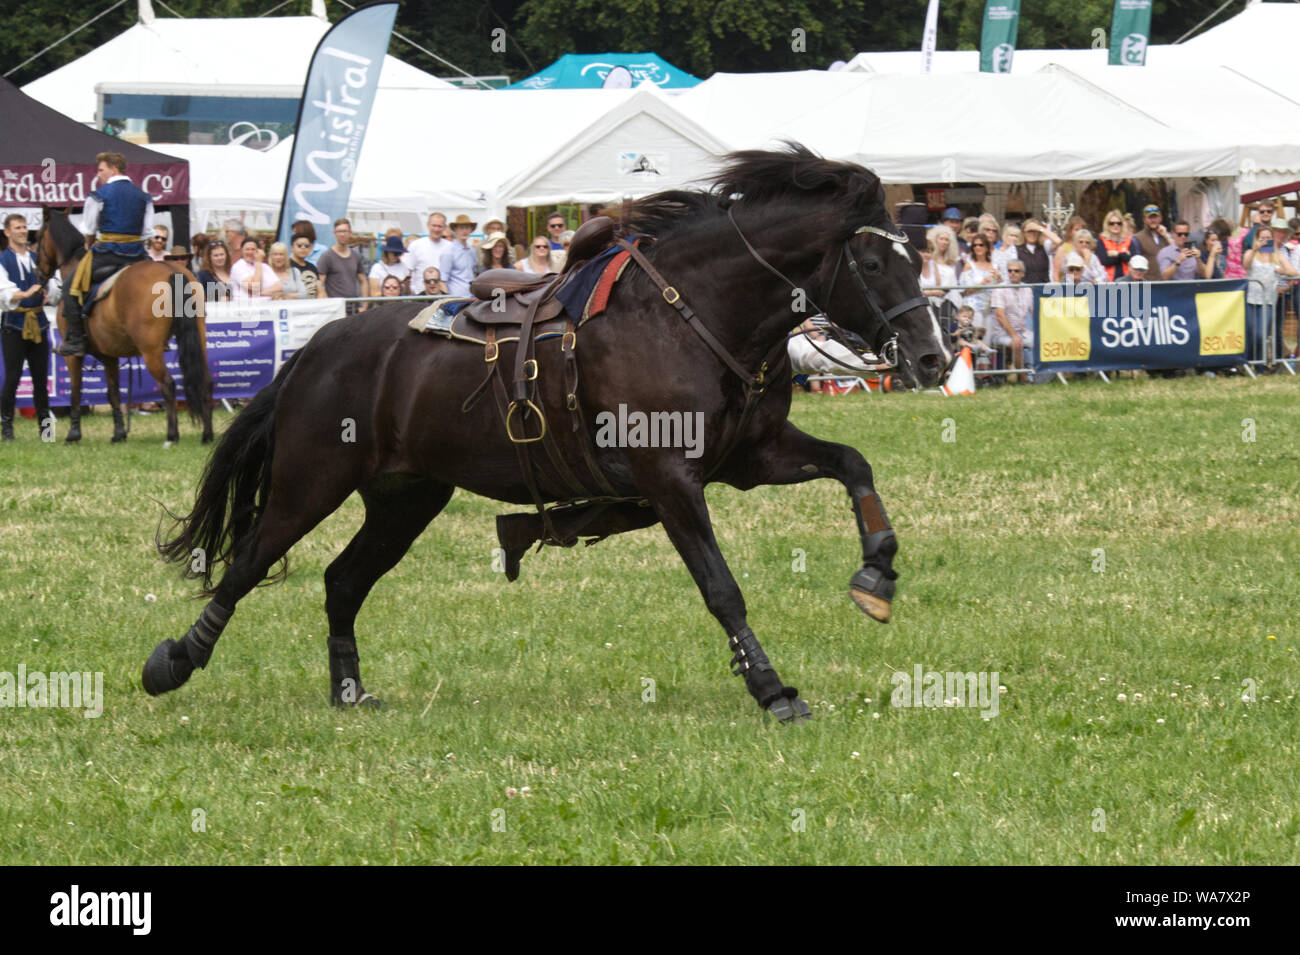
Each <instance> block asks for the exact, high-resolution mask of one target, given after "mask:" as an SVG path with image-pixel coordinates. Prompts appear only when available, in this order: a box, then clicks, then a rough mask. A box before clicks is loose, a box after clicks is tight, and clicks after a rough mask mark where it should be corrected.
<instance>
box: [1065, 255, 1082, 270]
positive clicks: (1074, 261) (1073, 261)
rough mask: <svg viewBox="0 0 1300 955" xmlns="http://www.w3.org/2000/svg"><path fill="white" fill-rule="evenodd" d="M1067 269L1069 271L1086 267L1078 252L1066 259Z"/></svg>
mask: <svg viewBox="0 0 1300 955" xmlns="http://www.w3.org/2000/svg"><path fill="white" fill-rule="evenodd" d="M1065 267H1066V268H1067V269H1074V268H1079V269H1081V268H1083V267H1084V265H1083V256H1081V255H1080V254H1079V253H1078V252H1071V253H1070V254H1069V255H1067V256H1066V257H1065Z"/></svg>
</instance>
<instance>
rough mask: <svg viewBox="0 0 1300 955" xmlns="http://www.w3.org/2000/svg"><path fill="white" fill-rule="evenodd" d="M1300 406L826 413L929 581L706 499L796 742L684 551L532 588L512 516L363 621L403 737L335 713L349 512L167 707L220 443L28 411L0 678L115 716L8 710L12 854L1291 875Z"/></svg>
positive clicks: (3, 528) (2, 776)
mask: <svg viewBox="0 0 1300 955" xmlns="http://www.w3.org/2000/svg"><path fill="white" fill-rule="evenodd" d="M1298 404H1300V382H1298V381H1296V380H1295V379H1293V378H1290V377H1289V376H1286V375H1282V376H1277V377H1274V378H1270V379H1263V380H1260V381H1255V382H1250V381H1241V380H1235V379H1223V378H1220V379H1217V380H1213V381H1209V380H1204V379H1182V380H1175V381H1148V380H1145V379H1143V380H1138V381H1129V380H1125V381H1120V382H1116V383H1114V384H1111V385H1109V386H1106V385H1102V384H1100V383H1073V384H1071V385H1069V386H1068V387H1064V386H1061V385H1051V386H1044V387H1020V388H1012V387H1007V388H1001V389H997V390H993V391H988V392H983V393H981V394H980V395H978V396H976V397H974V398H953V399H945V398H942V397H939V396H934V395H874V396H870V397H863V396H847V397H839V398H832V397H820V396H800V397H799V398H798V399H797V400H796V404H795V411H794V417H795V420H796V421H797V423H799V424H800V425H802V426H803V427H805V428H806V429H807V430H810V431H812V432H814V433H816V434H817V435H819V436H821V437H825V438H829V439H832V440H840V441H844V442H847V443H850V444H853V445H855V446H856V447H858V448H859V449H861V450H862V451H863V453H864V454H865V455H866V456H867V458H868V460H869V461H871V463H872V465H873V467H874V468H875V473H876V476H877V482H878V486H879V489H880V492H881V495H882V497H883V498H884V501H885V504H886V507H887V508H888V509H889V512H890V516H891V517H892V519H893V520H894V522H895V524H896V526H897V528H898V532H899V538H900V543H901V552H900V556H899V561H898V565H897V566H898V567H899V569H900V571H901V574H902V577H901V579H900V596H899V598H898V600H897V602H896V603H895V607H894V622H893V623H891V624H889V625H888V626H881V625H879V624H876V623H874V622H872V621H871V620H869V619H867V618H866V617H865V616H863V615H862V614H861V613H859V612H858V611H857V609H855V608H854V606H853V605H852V603H851V602H850V600H849V598H848V596H847V584H848V580H849V577H850V575H851V574H852V573H853V571H854V570H855V569H856V565H857V562H858V561H857V556H858V544H857V540H856V534H855V531H854V527H853V522H852V517H851V514H850V512H849V509H848V506H847V499H846V497H845V495H844V492H843V490H842V488H841V487H840V486H839V485H838V484H835V483H833V482H829V481H819V482H815V483H812V484H807V485H804V486H801V487H796V488H764V489H760V490H756V491H753V492H750V493H748V494H741V493H739V492H736V491H733V490H731V489H729V488H721V487H718V488H713V489H711V490H710V492H709V499H710V504H711V506H712V509H713V514H714V518H715V524H716V528H717V532H718V536H719V539H720V540H721V542H722V546H723V550H724V552H725V554H726V556H727V558H728V560H729V562H730V565H731V567H732V570H733V571H734V573H735V574H736V577H737V579H739V580H740V583H741V585H742V587H743V588H744V591H745V596H746V599H747V601H748V606H749V611H750V622H751V624H752V625H753V627H754V629H755V631H756V633H757V634H758V636H759V637H760V639H761V640H762V641H763V643H764V646H765V648H766V649H767V651H768V653H769V654H770V655H771V657H772V659H773V662H774V663H775V664H776V666H777V668H778V670H779V671H780V672H781V674H782V676H783V677H784V678H785V679H786V680H787V681H788V682H790V683H793V684H795V685H796V686H798V687H799V688H800V689H801V691H802V693H803V696H804V697H805V699H807V700H808V702H809V703H810V704H811V706H812V708H813V713H814V719H813V720H812V721H811V722H809V723H806V724H803V725H799V726H782V725H778V724H776V723H774V722H772V721H771V720H770V719H769V718H768V717H766V716H765V715H764V714H763V713H761V712H760V711H759V710H758V708H757V707H756V706H754V705H753V703H752V701H751V700H750V698H749V697H748V695H747V694H746V693H745V692H744V688H743V685H742V683H741V681H740V680H739V679H737V678H734V677H732V676H731V675H730V674H729V673H728V670H727V666H726V664H727V661H728V659H729V656H730V653H729V652H728V651H727V649H726V645H725V636H724V635H723V633H722V632H721V630H720V628H719V627H718V626H717V625H716V623H715V622H714V620H713V618H712V617H711V616H710V615H709V614H708V612H707V610H706V609H705V607H704V604H703V601H702V600H701V599H700V597H699V594H698V592H697V591H696V589H695V587H694V585H693V584H692V582H691V580H690V577H689V575H688V574H687V572H686V570H685V568H684V566H683V565H682V564H681V562H680V560H679V559H678V558H677V556H676V554H675V552H674V551H673V550H672V548H671V547H670V546H669V544H668V543H667V540H666V538H665V537H664V535H663V532H662V530H660V529H658V528H654V529H650V530H645V531H639V532H637V533H635V534H630V535H625V536H623V537H619V538H612V539H609V540H607V541H604V542H603V543H601V544H599V545H598V546H596V547H592V548H577V549H574V550H554V549H548V550H546V551H545V552H544V553H541V554H530V555H529V556H528V557H526V558H525V560H524V569H523V577H522V578H521V580H520V581H519V582H518V583H516V584H513V585H511V584H507V583H506V582H505V579H504V576H503V575H502V574H500V573H497V572H495V571H494V569H493V566H492V549H493V548H494V547H495V546H496V544H495V538H494V535H493V522H492V516H493V515H494V514H496V513H498V512H499V508H498V505H496V504H494V503H493V502H491V501H486V500H483V499H481V498H476V497H472V496H470V495H466V494H463V493H458V494H457V496H456V497H455V498H454V499H453V500H452V503H451V504H450V505H449V506H448V508H447V510H446V511H445V512H444V513H443V515H442V516H441V517H440V518H439V519H438V520H437V521H435V522H434V524H433V525H432V526H431V528H430V529H429V531H428V532H427V533H426V534H425V536H424V537H423V538H421V539H420V540H419V541H418V542H417V544H416V546H415V547H414V548H413V550H412V552H411V553H410V554H409V555H408V556H407V558H406V560H405V561H404V562H403V563H402V564H401V565H399V567H398V568H397V569H396V570H395V571H394V572H393V573H391V574H390V575H388V577H386V578H384V580H383V581H381V582H380V584H379V585H378V586H377V587H376V588H375V591H374V592H373V593H372V595H371V598H370V601H369V603H368V604H367V605H366V607H365V609H364V610H363V612H362V615H361V618H360V620H359V621H358V640H359V644H360V649H361V657H362V667H363V673H364V675H365V679H366V686H367V689H369V690H370V691H371V692H374V693H375V694H377V695H379V696H381V697H382V698H384V699H385V700H386V701H387V703H388V706H387V708H386V709H384V710H382V711H380V712H378V713H373V712H351V711H349V712H339V711H336V710H333V709H331V708H330V707H329V706H328V705H327V702H326V697H327V690H328V687H327V661H326V654H325V634H326V629H325V615H324V607H323V600H324V590H323V585H322V582H321V572H322V570H323V569H324V567H325V565H326V564H328V563H329V561H330V560H332V559H333V557H334V555H336V554H337V553H338V552H339V551H340V550H341V549H342V547H343V546H344V545H345V543H346V542H347V540H348V539H349V537H350V536H351V534H352V533H353V532H354V531H355V529H356V528H357V527H358V526H359V523H360V515H361V509H360V505H359V502H358V501H357V500H356V499H355V498H353V499H352V500H351V501H349V502H348V504H347V506H345V507H344V508H343V509H342V510H341V511H340V512H339V513H337V514H336V515H334V516H333V517H332V518H330V519H329V520H328V521H326V522H325V523H324V524H323V525H321V527H319V528H317V530H316V531H315V532H313V533H312V534H311V535H310V536H309V537H308V538H306V539H305V540H304V541H303V542H302V543H300V544H299V545H298V547H297V548H296V549H295V551H294V552H293V555H292V557H293V566H294V572H293V575H292V576H291V577H290V578H289V580H288V581H287V582H286V583H284V584H281V585H277V586H275V587H270V588H267V589H263V590H258V591H256V592H254V593H253V594H252V595H250V596H249V597H248V598H246V599H245V600H244V601H243V603H241V605H240V607H239V609H238V611H237V613H236V614H235V616H234V618H233V620H232V622H231V624H230V626H229V628H228V629H227V630H226V633H225V636H224V638H223V639H222V641H221V644H220V646H219V647H218V649H217V652H216V655H215V656H214V659H213V662H212V665H211V666H210V667H209V668H208V669H207V670H206V671H204V672H200V673H196V674H195V676H194V678H193V679H192V680H191V681H190V683H189V684H188V685H187V686H185V687H184V688H182V689H181V690H180V691H178V692H176V693H172V694H168V695H166V696H164V697H161V698H158V699H151V698H150V697H148V696H146V695H145V693H144V692H143V690H141V689H140V685H139V678H140V667H141V664H142V663H143V662H144V660H145V658H146V657H147V656H148V654H149V653H150V651H151V650H152V649H153V647H154V645H155V644H156V643H157V642H158V641H159V640H161V639H163V638H165V637H172V638H176V639H179V638H180V637H181V636H182V635H183V634H184V632H185V630H186V628H188V626H189V625H190V623H192V622H193V620H194V618H195V616H196V615H197V614H198V611H199V609H200V607H201V606H202V605H201V603H199V602H196V601H194V600H192V599H190V596H191V594H192V585H191V584H190V583H188V582H185V581H182V580H180V579H179V577H178V576H177V575H176V573H175V570H174V568H172V567H169V566H165V565H163V564H161V563H160V562H159V561H158V559H157V558H156V557H155V556H154V554H153V550H152V540H153V532H154V528H155V526H156V524H157V522H158V517H159V515H160V506H159V503H158V502H161V503H165V504H167V505H169V506H171V507H172V508H174V509H175V508H184V509H188V506H189V504H190V502H191V501H192V493H193V487H194V484H195V481H196V480H197V478H198V475H199V471H200V469H201V466H202V463H203V461H204V460H205V458H206V449H204V448H202V447H201V446H200V445H199V443H198V439H197V433H196V430H195V429H194V427H193V426H192V425H189V424H188V422H183V423H182V441H181V444H180V445H179V446H177V447H174V448H171V449H168V450H164V449H163V448H162V447H161V443H162V437H163V421H162V418H161V416H153V417H149V418H136V419H134V431H133V433H132V435H131V438H130V441H129V442H128V443H127V444H126V445H125V446H112V445H110V444H109V443H108V435H109V432H110V429H111V422H110V421H109V420H108V417H107V415H95V416H93V417H92V418H91V419H89V421H88V427H87V428H86V439H85V440H84V441H83V442H82V445H81V446H80V447H76V448H68V447H65V446H63V445H62V444H57V445H45V444H41V443H40V442H39V441H38V440H37V437H36V428H35V424H34V423H33V422H30V421H26V420H21V421H19V422H18V424H19V440H18V442H16V443H15V444H7V445H4V446H0V671H9V672H15V671H16V670H17V667H18V665H20V664H23V665H25V666H26V668H27V670H28V671H45V672H50V671H66V670H71V669H74V668H75V669H77V670H83V671H102V672H103V679H104V693H105V701H104V712H103V715H102V716H101V717H100V718H98V719H89V718H85V717H84V716H83V715H82V713H81V712H80V711H75V710H70V709H30V708H23V709H17V708H12V709H0V833H3V838H0V862H3V863H60V864H62V863H280V862H283V863H322V862H334V863H394V862H396V863H448V862H452V863H454V862H483V863H517V862H543V863H556V862H581V863H674V862H680V863H745V862H768V863H803V862H811V863H891V864H897V863H993V864H997V863H1103V864H1104V863H1126V864H1141V863H1160V864H1169V863H1173V864H1190V863H1264V862H1268V863H1291V864H1295V863H1297V862H1300V801H1298V800H1297V794H1300V752H1298V750H1300V745H1298V744H1297V727H1298V726H1300V721H1297V707H1296V703H1295V693H1296V688H1297V683H1300V672H1298V669H1300V667H1298V662H1297V656H1298V655H1300V654H1297V647H1300V634H1297V628H1296V626H1295V611H1294V604H1295V600H1296V591H1297V581H1298V579H1300V578H1298V575H1297V573H1296V570H1295V568H1296V565H1297V561H1300V534H1298V529H1300V493H1298V491H1300V412H1298V411H1297V405H1298ZM945 419H951V421H950V422H948V423H947V424H946V423H945ZM1244 419H1250V422H1253V430H1254V439H1255V440H1253V441H1243V432H1248V430H1249V429H1250V428H1251V427H1252V424H1251V423H1250V422H1246V423H1244ZM227 421H228V416H225V415H221V416H219V421H218V428H219V429H220V428H222V427H224V426H225V424H226V422H227ZM63 429H64V422H62V421H61V422H60V423H59V430H60V434H61V433H62V431H63ZM945 429H946V430H947V432H948V434H949V435H950V436H952V437H954V438H955V440H953V441H945V440H943V437H944V433H945ZM1247 436H1248V437H1249V436H1250V435H1249V434H1248V433H1247ZM798 551H802V552H803V553H804V554H805V555H806V572H798V571H796V570H795V569H794V566H795V563H796V558H797V556H798V555H797V552H798ZM1102 551H1104V554H1102V553H1101V552H1102ZM1103 559H1104V569H1102V568H1101V565H1102V561H1103ZM151 595H156V600H150V599H149V598H150V596H151ZM1288 607H1291V608H1293V609H1291V610H1288V609H1287V608H1288ZM917 664H921V665H922V666H923V668H924V669H925V670H935V671H948V670H959V671H997V672H998V674H999V676H998V682H1000V683H1001V684H1002V685H1004V686H1005V687H1006V693H1005V694H1004V695H1000V696H999V711H998V715H997V716H996V718H993V719H989V720H984V719H981V718H980V715H979V712H978V711H976V710H973V709H969V708H960V707H946V708H945V707H940V708H895V707H892V706H891V705H890V692H891V689H892V686H891V680H890V677H891V674H893V673H894V672H895V671H896V670H902V671H906V672H909V673H910V672H911V671H912V668H913V667H914V666H915V665H917ZM643 679H651V680H654V681H655V682H654V691H655V701H654V702H643V699H642V696H643V686H644V683H643ZM1247 680H1249V681H1253V683H1250V684H1247V686H1246V690H1250V689H1251V688H1252V687H1253V690H1254V694H1255V699H1254V702H1249V703H1248V702H1243V700H1242V694H1243V692H1245V691H1246V690H1243V681H1247ZM1119 694H1124V695H1125V697H1126V699H1125V700H1124V701H1123V702H1121V701H1120V700H1119V699H1118V695H1119ZM1138 694H1141V699H1138V698H1137V697H1138ZM1161 721H1163V722H1161ZM524 787H528V789H527V791H526V792H524V791H523V790H524ZM195 810H202V813H201V820H199V819H196V816H195ZM1096 810H1102V811H1103V812H1104V823H1105V825H1104V831H1096V828H1097V827H1098V825H1099V824H1100V822H1101V821H1102V818H1103V817H1102V815H1101V814H1099V813H1097V812H1096ZM199 821H202V822H203V823H204V825H202V826H200V825H199ZM494 823H495V825H494ZM195 829H200V830H202V831H195ZM502 829H503V830H504V831H501V830H502Z"/></svg>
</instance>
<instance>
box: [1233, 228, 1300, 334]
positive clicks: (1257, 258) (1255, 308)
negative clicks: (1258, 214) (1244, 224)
mask: <svg viewBox="0 0 1300 955" xmlns="http://www.w3.org/2000/svg"><path fill="white" fill-rule="evenodd" d="M1242 264H1243V265H1245V267H1246V277H1247V278H1248V279H1253V280H1254V281H1251V282H1248V283H1247V284H1246V337H1247V339H1253V341H1247V344H1246V347H1247V349H1248V351H1249V354H1250V357H1251V358H1263V357H1264V341H1265V338H1264V336H1265V335H1266V334H1267V333H1268V329H1267V327H1266V320H1267V318H1268V316H1267V315H1265V313H1264V306H1265V305H1272V306H1273V314H1272V324H1273V357H1274V358H1278V357H1280V356H1281V355H1282V345H1283V343H1282V311H1281V310H1280V309H1279V308H1277V305H1278V304H1280V303H1279V302H1278V297H1277V293H1278V282H1279V280H1282V279H1285V278H1295V277H1297V276H1300V271H1297V270H1296V268H1295V267H1294V266H1292V264H1291V260H1290V258H1289V257H1288V256H1286V255H1284V254H1283V253H1282V252H1280V251H1279V250H1278V246H1277V245H1276V244H1275V242H1274V235H1273V230H1272V228H1270V227H1267V226H1259V227H1258V228H1256V229H1255V244H1254V245H1253V246H1252V247H1251V248H1249V249H1247V250H1246V252H1245V253H1244V255H1243V256H1242Z"/></svg>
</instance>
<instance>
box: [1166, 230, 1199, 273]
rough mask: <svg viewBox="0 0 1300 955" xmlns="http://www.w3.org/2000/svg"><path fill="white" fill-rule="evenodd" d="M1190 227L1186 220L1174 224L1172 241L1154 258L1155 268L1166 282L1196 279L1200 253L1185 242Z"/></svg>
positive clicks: (1190, 232)
mask: <svg viewBox="0 0 1300 955" xmlns="http://www.w3.org/2000/svg"><path fill="white" fill-rule="evenodd" d="M1191 234H1192V227H1191V225H1190V224H1189V223H1188V222H1187V220H1186V219H1179V220H1178V221H1177V222H1175V223H1174V231H1173V233H1172V235H1173V238H1174V241H1173V244H1172V245H1167V246H1165V247H1164V248H1162V249H1161V250H1160V254H1159V255H1157V256H1156V268H1157V269H1159V271H1160V277H1161V278H1162V279H1164V280H1165V281H1166V282H1171V281H1172V282H1186V281H1190V280H1191V279H1194V278H1196V277H1197V275H1196V273H1197V272H1198V271H1199V268H1200V264H1201V251H1200V249H1198V248H1196V246H1194V245H1192V244H1191V243H1190V242H1188V241H1187V237H1188V236H1189V235H1191Z"/></svg>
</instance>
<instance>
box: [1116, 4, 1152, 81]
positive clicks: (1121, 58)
mask: <svg viewBox="0 0 1300 955" xmlns="http://www.w3.org/2000/svg"><path fill="white" fill-rule="evenodd" d="M1150 36H1151V0H1115V12H1114V13H1113V14H1112V15H1111V18H1110V65H1111V66H1144V65H1146V61H1147V39H1148V38H1149V37H1150Z"/></svg>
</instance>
